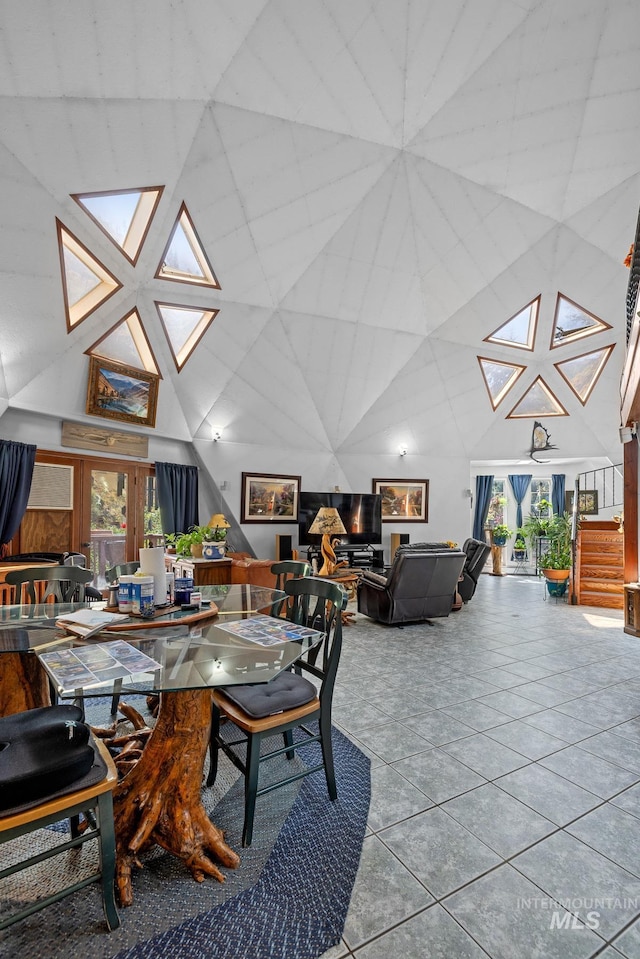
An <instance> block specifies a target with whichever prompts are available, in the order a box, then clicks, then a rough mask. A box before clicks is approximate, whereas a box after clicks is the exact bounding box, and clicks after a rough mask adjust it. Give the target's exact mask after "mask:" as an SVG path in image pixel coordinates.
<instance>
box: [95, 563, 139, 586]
mask: <svg viewBox="0 0 640 959" xmlns="http://www.w3.org/2000/svg"><path fill="white" fill-rule="evenodd" d="M139 569H140V563H139V562H138V561H137V560H135V561H134V562H131V563H119V564H118V565H117V566H112V567H111V569H107V570H105V573H104V576H105V579H106V581H107V584H108V585H109V586H111V585H112V583H117V582H118V580H119V579H120V577H121V576H132V575H133V573H137V572H138V570H139Z"/></svg>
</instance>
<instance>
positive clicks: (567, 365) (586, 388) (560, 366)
mask: <svg viewBox="0 0 640 959" xmlns="http://www.w3.org/2000/svg"><path fill="white" fill-rule="evenodd" d="M614 345H615V344H611V346H605V347H603V349H601V350H594V351H593V352H592V353H584V354H583V355H582V356H574V357H573V359H571V360H564V361H563V362H562V363H555V364H554V365H555V368H556V369H557V371H558V373H560V375H561V376H562V377H564V379H565V380H566V381H567V383H568V384H569V386H570V387H571V389H572V390H573V392H574V393H575V394H576V396H577V397H578V399H579V400H580V402H581V403H582V405H583V406H584V405H585V403H586V402H587V400H588V399H589V397H590V396H591V393H592V392H593V389H594V387H595V385H596V383H597V382H598V379H599V377H600V374H601V373H602V371H603V369H604V367H605V365H606V363H607V360H608V359H609V356H610V355H611V351H612V350H613V347H614Z"/></svg>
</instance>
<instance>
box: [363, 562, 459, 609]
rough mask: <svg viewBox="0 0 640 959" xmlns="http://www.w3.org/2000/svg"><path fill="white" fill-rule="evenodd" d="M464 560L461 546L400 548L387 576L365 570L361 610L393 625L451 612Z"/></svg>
mask: <svg viewBox="0 0 640 959" xmlns="http://www.w3.org/2000/svg"><path fill="white" fill-rule="evenodd" d="M464 563H465V554H464V553H463V552H462V550H458V549H429V550H425V551H423V552H419V551H418V550H406V549H404V550H403V549H402V548H400V549H398V551H397V552H396V555H395V557H394V561H393V564H392V566H391V567H390V568H389V571H388V573H387V575H386V576H380V575H378V574H376V573H371V572H369V571H368V570H365V571H364V572H363V574H362V578H361V579H360V582H359V583H358V612H359V613H363V614H364V615H365V616H369V617H370V618H371V619H375V620H377V621H378V622H379V623H387V624H389V625H401V624H403V623H415V622H422V621H424V620H425V619H434V618H435V617H438V616H448V615H449V613H450V612H451V607H452V605H453V601H454V595H455V592H456V588H457V586H458V580H459V578H460V574H461V573H462V568H463V566H464Z"/></svg>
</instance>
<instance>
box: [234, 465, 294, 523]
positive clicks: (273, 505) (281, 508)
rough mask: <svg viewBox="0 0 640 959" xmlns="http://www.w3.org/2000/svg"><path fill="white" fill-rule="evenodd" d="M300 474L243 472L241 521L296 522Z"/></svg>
mask: <svg viewBox="0 0 640 959" xmlns="http://www.w3.org/2000/svg"><path fill="white" fill-rule="evenodd" d="M299 499H300V477H299V476H278V475H277V474H273V473H243V474H242V504H241V506H242V508H241V514H240V515H241V517H242V519H241V520H240V522H241V523H297V522H298V501H299Z"/></svg>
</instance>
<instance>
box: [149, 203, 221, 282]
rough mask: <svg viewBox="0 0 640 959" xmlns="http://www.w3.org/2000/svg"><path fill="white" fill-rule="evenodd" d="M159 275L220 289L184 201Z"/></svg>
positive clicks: (166, 278)
mask: <svg viewBox="0 0 640 959" xmlns="http://www.w3.org/2000/svg"><path fill="white" fill-rule="evenodd" d="M156 277H157V278H158V279H161V280H175V281H177V282H179V283H196V284H197V285H199V286H211V287H214V288H215V289H217V290H219V289H220V284H219V283H218V281H217V279H216V276H215V273H214V272H213V269H212V267H211V264H210V263H209V261H208V259H207V256H206V253H205V252H204V249H203V248H202V245H201V243H200V240H199V239H198V235H197V233H196V230H195V227H194V225H193V223H192V221H191V217H190V216H189V211H188V210H187V208H186V206H185V204H184V203H183V204H182V206H181V207H180V212H179V214H178V218H177V219H176V222H175V224H174V226H173V229H172V231H171V235H170V237H169V242H168V243H167V245H166V247H165V250H164V253H163V254H162V259H161V261H160V265H159V266H158V269H157V270H156Z"/></svg>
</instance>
